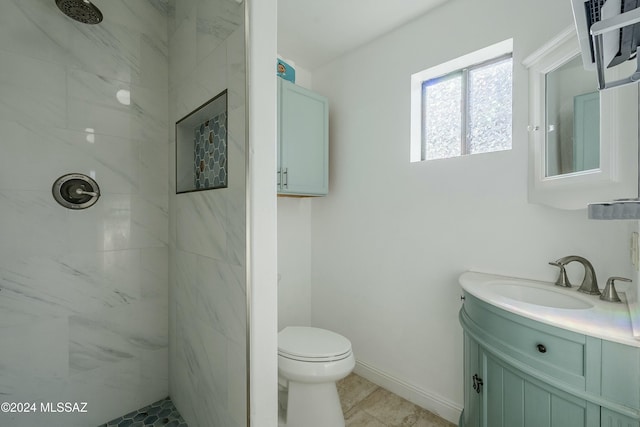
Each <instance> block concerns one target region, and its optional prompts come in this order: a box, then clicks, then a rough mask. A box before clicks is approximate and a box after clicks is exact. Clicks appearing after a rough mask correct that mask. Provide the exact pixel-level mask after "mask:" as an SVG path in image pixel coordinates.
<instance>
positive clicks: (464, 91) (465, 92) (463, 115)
mask: <svg viewBox="0 0 640 427" xmlns="http://www.w3.org/2000/svg"><path fill="white" fill-rule="evenodd" d="M507 59H510V60H511V66H512V69H513V53H512V52H509V53H505V54H503V55H500V56H498V57H495V58H491V59H487V60H485V61H482V62H478V63H475V64H472V65H469V66H466V67H464V68H461V69H458V70H454V71H451V72H449V73H447V74H445V75H442V76H438V77H432V78H430V79H428V80H424V81H423V82H422V114H421V116H422V125H421V126H422V132H421V133H422V143H421V145H422V149H421V155H420V158H421V160H422V161H424V160H437V159H427V132H426V129H427V124H426V123H425V121H426V118H427V99H426V93H427V91H426V89H427V87H428V86H429V83H430V82H433V81H434V80H439V81H446V80H448V79H453V78H456V77H460V155H459V156H453V157H460V156H466V155H469V154H472V153H471V150H470V144H469V128H468V127H469V98H470V92H469V73H470V72H471V71H473V70H478V69H480V68H484V67H487V66H489V65H493V64H497V63H499V62H503V61H506V60H507ZM511 87H512V93H513V76H512V80H511ZM512 99H513V98H512ZM512 105H513V103H512Z"/></svg>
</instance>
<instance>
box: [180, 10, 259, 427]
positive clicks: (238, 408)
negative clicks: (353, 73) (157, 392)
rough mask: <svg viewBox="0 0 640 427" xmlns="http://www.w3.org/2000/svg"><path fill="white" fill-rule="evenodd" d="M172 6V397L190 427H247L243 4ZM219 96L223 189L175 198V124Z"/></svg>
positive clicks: (181, 195) (186, 194) (185, 194)
mask: <svg viewBox="0 0 640 427" xmlns="http://www.w3.org/2000/svg"><path fill="white" fill-rule="evenodd" d="M171 4H172V6H173V7H172V8H170V10H171V15H170V16H169V53H170V55H169V58H170V61H169V115H168V117H169V123H170V124H171V125H170V129H169V132H168V138H169V141H170V142H171V143H170V144H169V145H170V165H171V169H170V172H169V181H170V189H169V193H170V197H169V203H170V227H169V230H170V231H169V236H170V266H171V267H170V275H169V283H170V298H169V301H170V306H169V309H170V328H169V337H170V359H169V361H170V365H169V367H170V387H171V397H172V399H173V401H174V403H175V404H176V407H177V408H178V410H179V411H180V413H181V414H182V416H183V417H184V419H185V421H186V422H187V423H188V424H189V425H190V426H193V427H198V426H201V427H209V426H215V425H224V426H229V427H233V426H245V425H246V419H247V386H246V385H247V376H246V369H247V359H246V354H247V347H246V341H247V311H246V304H247V293H246V285H247V278H246V267H247V264H246V188H245V187H246V186H245V183H246V179H245V172H246V150H245V141H246V138H245V133H246V129H245V87H246V80H245V78H246V77H245V34H244V6H241V5H238V4H237V3H235V2H229V1H226V0H207V1H172V2H171ZM205 24H208V25H205ZM224 89H227V90H228V107H227V109H228V135H227V138H228V139H227V150H228V154H227V158H228V187H227V188H220V189H214V190H207V191H199V192H192V193H184V194H178V195H176V194H175V142H174V140H175V136H174V135H175V134H174V130H173V125H174V124H175V123H176V121H178V120H180V119H181V118H183V117H185V116H186V115H187V114H189V113H191V112H192V111H193V110H195V109H196V108H198V107H199V106H201V105H202V104H204V103H205V102H207V101H209V100H210V99H211V98H213V97H214V96H216V95H217V94H219V93H220V92H222V91H223V90H224Z"/></svg>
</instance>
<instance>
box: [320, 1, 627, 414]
mask: <svg viewBox="0 0 640 427" xmlns="http://www.w3.org/2000/svg"><path fill="white" fill-rule="evenodd" d="M571 23H572V14H571V8H570V4H569V2H557V1H555V0H543V1H533V0H528V1H519V2H513V1H510V0H488V1H485V2H477V1H473V0H454V1H451V2H449V3H447V4H445V5H444V6H441V7H440V8H438V9H436V10H434V11H433V12H432V13H430V14H428V15H426V16H424V17H422V18H419V19H416V20H415V21H413V22H411V23H409V24H407V25H406V26H404V27H402V28H401V29H399V30H397V31H394V32H392V33H390V34H388V35H386V36H385V37H382V38H380V39H378V40H376V41H374V42H373V43H370V44H369V45H367V46H364V47H363V48H360V49H358V50H356V51H354V52H352V53H350V54H349V55H347V56H345V57H343V58H341V59H339V60H337V61H335V62H333V63H331V64H329V65H327V66H325V67H323V68H321V69H319V70H314V72H313V86H314V90H316V91H317V92H319V93H322V94H323V95H325V96H327V97H328V98H329V101H330V123H331V125H330V127H331V134H330V144H331V145H330V152H331V164H330V168H331V169H330V182H331V187H330V192H329V195H328V196H327V197H324V198H318V199H314V200H313V201H312V207H311V247H312V251H311V253H312V258H311V283H312V297H311V307H312V315H311V323H312V324H313V325H314V326H319V327H325V328H328V329H332V330H335V331H337V332H339V333H342V334H344V335H345V336H347V337H348V338H350V339H351V341H352V343H353V348H354V352H355V354H356V357H357V359H358V361H359V363H360V365H359V368H358V369H360V371H361V372H363V373H365V374H367V375H369V376H371V377H376V378H378V379H386V380H389V384H391V385H395V386H397V388H398V390H397V391H399V392H400V393H405V395H407V396H409V397H412V398H414V400H416V401H419V402H420V403H421V404H423V405H424V406H426V407H427V408H428V409H432V410H435V411H436V412H439V413H441V414H442V415H443V416H445V417H446V418H448V419H449V420H451V421H457V415H458V414H459V410H460V409H461V407H462V381H463V379H462V330H461V327H460V326H459V323H458V319H457V316H458V310H459V308H460V298H459V297H460V293H461V292H460V288H459V285H458V283H457V277H458V275H459V274H460V273H462V272H463V271H465V270H479V271H488V272H494V273H499V274H508V275H514V276H523V277H531V278H537V279H544V280H554V279H555V276H556V274H557V271H556V269H555V268H553V267H551V266H549V265H548V264H547V262H548V261H551V260H554V259H557V258H559V257H561V256H564V255H569V254H578V255H583V256H585V257H587V258H588V259H590V260H591V261H592V262H593V264H594V266H595V269H596V272H597V274H598V278H599V280H600V282H601V285H604V282H605V280H606V278H607V277H609V276H612V275H623V276H625V275H627V276H628V275H630V274H631V273H632V271H631V266H630V262H629V255H628V239H629V235H630V232H631V230H632V229H633V228H634V227H635V226H636V225H635V223H634V224H631V223H629V222H624V221H618V222H597V221H588V220H587V219H586V212H585V211H584V210H580V211H574V212H571V211H560V210H554V209H551V208H546V207H542V206H536V205H530V204H528V203H527V130H526V128H527V120H528V119H527V116H528V100H527V94H528V86H527V82H528V76H527V71H526V69H525V68H524V67H523V66H522V65H521V61H522V59H523V58H525V57H526V56H527V55H528V54H530V53H531V52H533V51H534V50H535V49H537V48H538V47H539V46H541V45H542V44H543V43H545V42H546V41H547V40H549V39H550V38H552V37H553V36H554V35H555V34H557V33H558V32H560V31H561V30H563V29H564V28H566V27H567V26H569V25H571ZM511 37H513V39H514V55H513V57H514V80H513V81H514V90H513V95H514V96H513V99H514V118H513V149H512V150H510V151H504V152H497V153H490V154H480V155H473V156H468V157H464V158H453V159H444V160H438V161H432V162H422V163H410V162H409V137H410V135H409V126H410V123H409V120H410V119H409V117H410V111H409V107H410V93H409V90H410V76H411V74H412V73H415V72H417V71H420V70H423V69H425V68H428V67H431V66H434V65H436V64H439V63H442V62H446V61H448V60H450V59H453V58H456V57H458V56H461V55H463V54H466V53H469V52H471V51H474V50H477V49H480V48H483V47H485V46H487V45H490V44H493V43H496V42H499V41H501V40H505V39H507V38H511ZM594 82H595V78H594ZM571 267H572V268H571V271H570V275H571V278H572V279H573V281H574V283H579V280H581V276H580V275H581V272H579V270H578V268H577V267H576V266H571Z"/></svg>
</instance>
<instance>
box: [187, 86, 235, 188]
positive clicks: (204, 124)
mask: <svg viewBox="0 0 640 427" xmlns="http://www.w3.org/2000/svg"><path fill="white" fill-rule="evenodd" d="M227 129H228V126H227V91H226V90H224V91H223V92H221V93H219V94H218V95H216V96H215V97H214V98H213V99H211V100H210V101H208V102H207V103H205V104H204V105H202V106H201V107H198V108H197V109H196V110H194V111H192V112H191V113H189V114H188V115H187V116H186V117H184V118H183V119H181V120H179V121H178V122H177V123H176V194H178V193H187V192H191V191H202V190H210V189H216V188H227V185H228V182H227V180H228V177H229V171H228V157H227V151H228V150H227V133H228V131H227Z"/></svg>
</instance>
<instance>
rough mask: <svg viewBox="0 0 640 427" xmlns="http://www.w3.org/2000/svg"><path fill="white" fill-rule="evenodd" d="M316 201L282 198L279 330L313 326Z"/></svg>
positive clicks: (306, 75) (301, 78)
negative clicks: (314, 206) (312, 218)
mask: <svg viewBox="0 0 640 427" xmlns="http://www.w3.org/2000/svg"><path fill="white" fill-rule="evenodd" d="M284 60H285V61H287V63H290V64H294V67H295V70H296V82H295V83H296V85H298V86H302V87H305V88H307V89H311V90H313V85H312V82H313V77H312V74H311V73H310V72H309V71H308V70H306V69H304V68H302V67H300V66H298V65H296V64H295V60H293V61H292V60H291V59H289V58H284ZM311 204H312V198H306V197H303V198H300V197H278V330H281V329H282V328H284V327H286V326H309V325H311Z"/></svg>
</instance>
